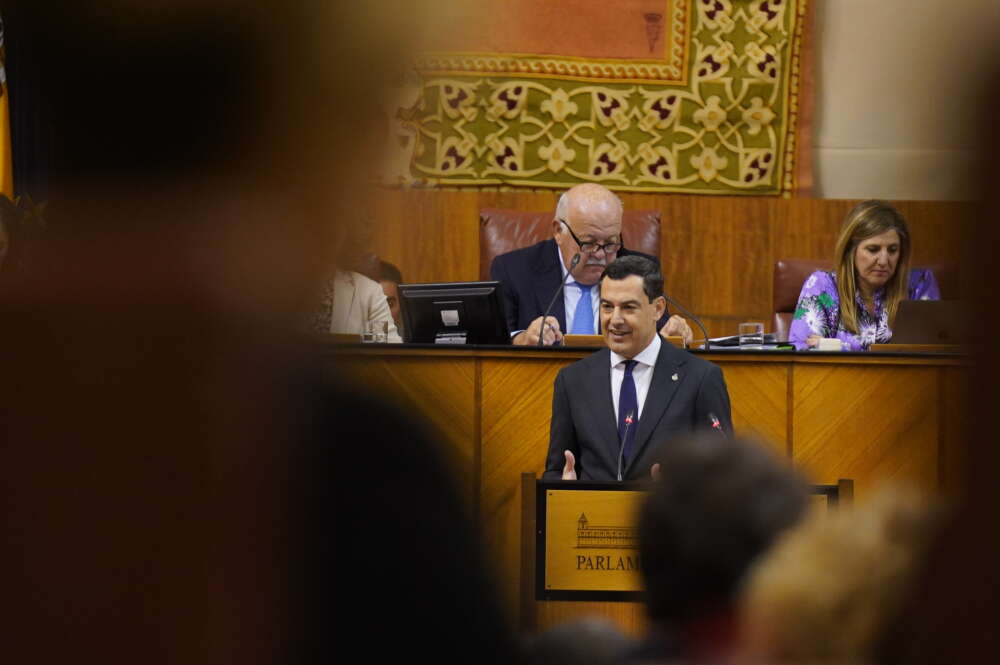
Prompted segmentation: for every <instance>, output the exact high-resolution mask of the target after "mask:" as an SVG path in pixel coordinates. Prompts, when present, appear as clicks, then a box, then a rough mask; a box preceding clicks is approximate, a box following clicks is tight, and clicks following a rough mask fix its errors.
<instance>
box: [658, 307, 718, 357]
mask: <svg viewBox="0 0 1000 665" xmlns="http://www.w3.org/2000/svg"><path fill="white" fill-rule="evenodd" d="M663 297H664V298H665V299H666V301H667V302H668V303H670V304H671V305H673V306H674V307H676V308H677V309H679V310H681V314H683V315H684V316H686V317H688V318H689V319H691V320H692V321H694V322H695V323H696V324H698V327H699V328H701V334H703V335H704V336H705V350H706V351H708V350H710V349H711V347H712V343H711V342H710V341H709V340H708V330H707V329H706V328H705V326H704V324H702V322H701V319H699V318H698V317H697V316H695V315H694V314H692V313H691V312H689V311H688V310H687V308H685V307H684V306H683V305H681V304H680V303H679V302H677V301H676V300H674V299H673V298H671V297H670V296H668V295H667V294H666V293H664V294H663Z"/></svg>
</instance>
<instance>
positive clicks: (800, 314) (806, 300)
mask: <svg viewBox="0 0 1000 665" xmlns="http://www.w3.org/2000/svg"><path fill="white" fill-rule="evenodd" d="M883 295H884V293H883V291H882V289H879V290H878V291H876V292H875V316H872V315H871V314H870V313H869V312H868V310H867V309H866V308H865V306H864V303H862V301H861V293H860V291H859V292H858V294H857V295H856V296H855V298H856V299H857V303H858V327H859V328H860V330H859V331H858V334H857V335H855V334H854V333H852V332H849V331H847V330H844V328H842V327H841V326H840V296H839V295H838V294H837V275H836V273H833V272H825V271H822V270H819V271H816V272H814V273H813V274H811V275H809V278H808V279H807V280H806V283H805V284H803V285H802V292H801V293H800V294H799V302H798V304H797V305H796V306H795V316H793V317H792V326H791V328H790V329H789V330H788V341H789V343H791V344H794V345H795V348H796V349H800V350H801V349H806V348H808V347H807V346H806V338H807V337H809V335H820V336H821V337H836V338H837V339H839V340H840V341H841V342H843V346H844V350H845V351H867V350H868V347H869V346H870V345H872V344H882V343H885V342H888V341H889V339H890V338H891V337H892V330H890V329H889V313H888V312H887V311H886V309H885V308H884V307H883V305H882V298H883ZM909 297H910V300H940V299H941V291H940V289H938V284H937V280H936V279H934V273H933V272H932V271H930V270H927V269H926V268H918V269H915V270H913V271H912V272H910V293H909Z"/></svg>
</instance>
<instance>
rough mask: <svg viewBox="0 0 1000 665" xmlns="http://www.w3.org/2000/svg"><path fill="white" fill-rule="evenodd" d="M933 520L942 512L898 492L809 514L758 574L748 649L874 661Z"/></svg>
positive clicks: (790, 656) (767, 657) (777, 656)
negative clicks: (863, 502) (875, 650)
mask: <svg viewBox="0 0 1000 665" xmlns="http://www.w3.org/2000/svg"><path fill="white" fill-rule="evenodd" d="M936 525H937V514H936V511H932V510H929V509H928V507H927V505H926V504H925V503H924V502H923V501H921V499H920V498H919V496H917V495H916V494H913V493H908V492H903V491H901V490H898V489H896V490H884V491H882V492H881V493H880V494H878V495H876V497H875V498H874V499H873V500H872V501H870V502H869V503H867V504H865V505H859V506H855V507H842V508H840V509H838V510H836V511H834V512H833V513H829V512H827V511H816V512H814V513H813V514H811V515H810V517H809V518H808V519H807V520H806V521H805V522H803V523H802V524H801V525H799V526H798V527H796V528H795V529H793V530H791V531H790V532H788V533H787V534H786V535H785V536H784V537H783V538H782V539H781V540H780V541H779V542H778V543H777V544H776V545H775V547H774V548H773V549H772V550H771V551H770V552H769V553H768V554H767V555H766V556H764V557H763V558H762V559H761V560H760V561H759V562H758V564H757V565H755V567H754V569H753V570H752V571H751V574H750V576H749V579H748V584H747V588H746V591H745V594H744V599H743V621H744V625H745V638H746V643H747V651H748V655H749V656H750V657H751V658H752V659H755V662H756V660H759V662H766V663H773V664H781V663H789V664H791V663H817V664H820V663H829V664H831V665H833V664H834V663H866V662H871V661H872V656H873V653H872V651H873V647H874V646H875V645H876V644H877V642H878V640H879V638H880V637H881V636H882V634H883V632H884V631H885V629H886V626H887V624H888V622H889V620H890V619H891V618H892V617H893V616H894V614H895V613H896V611H897V610H898V609H899V607H900V604H901V602H902V601H903V599H904V598H905V595H906V593H907V591H908V589H909V586H910V584H911V583H912V580H913V578H914V575H915V573H916V570H917V567H918V563H919V561H920V559H921V556H922V554H923V553H924V550H925V547H926V545H927V543H928V542H930V540H931V538H932V537H933V535H934V534H935V533H936V529H935V528H934V527H936Z"/></svg>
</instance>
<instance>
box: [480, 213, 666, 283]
mask: <svg viewBox="0 0 1000 665" xmlns="http://www.w3.org/2000/svg"><path fill="white" fill-rule="evenodd" d="M552 217H553V213H552V211H551V210H549V211H546V212H524V211H521V210H506V209H502V208H484V209H482V210H480V211H479V278H480V279H483V280H487V279H489V278H490V264H491V263H492V262H493V258H494V257H496V256H498V255H500V254H504V253H506V252H510V251H513V250H515V249H521V248H523V247H529V246H530V245H534V244H535V243H536V242H541V241H542V240H546V239H548V238H551V237H552ZM622 241H623V242H624V244H625V247H627V248H628V249H632V250H635V251H637V252H643V253H645V254H650V255H652V256H655V257H657V258H659V257H660V213H659V212H658V211H656V210H626V211H625V213H624V214H623V215H622Z"/></svg>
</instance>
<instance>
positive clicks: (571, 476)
mask: <svg viewBox="0 0 1000 665" xmlns="http://www.w3.org/2000/svg"><path fill="white" fill-rule="evenodd" d="M562 479H563V480H576V458H575V457H573V453H571V452H570V451H568V450H567V451H566V466H564V467H563V476H562Z"/></svg>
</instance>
